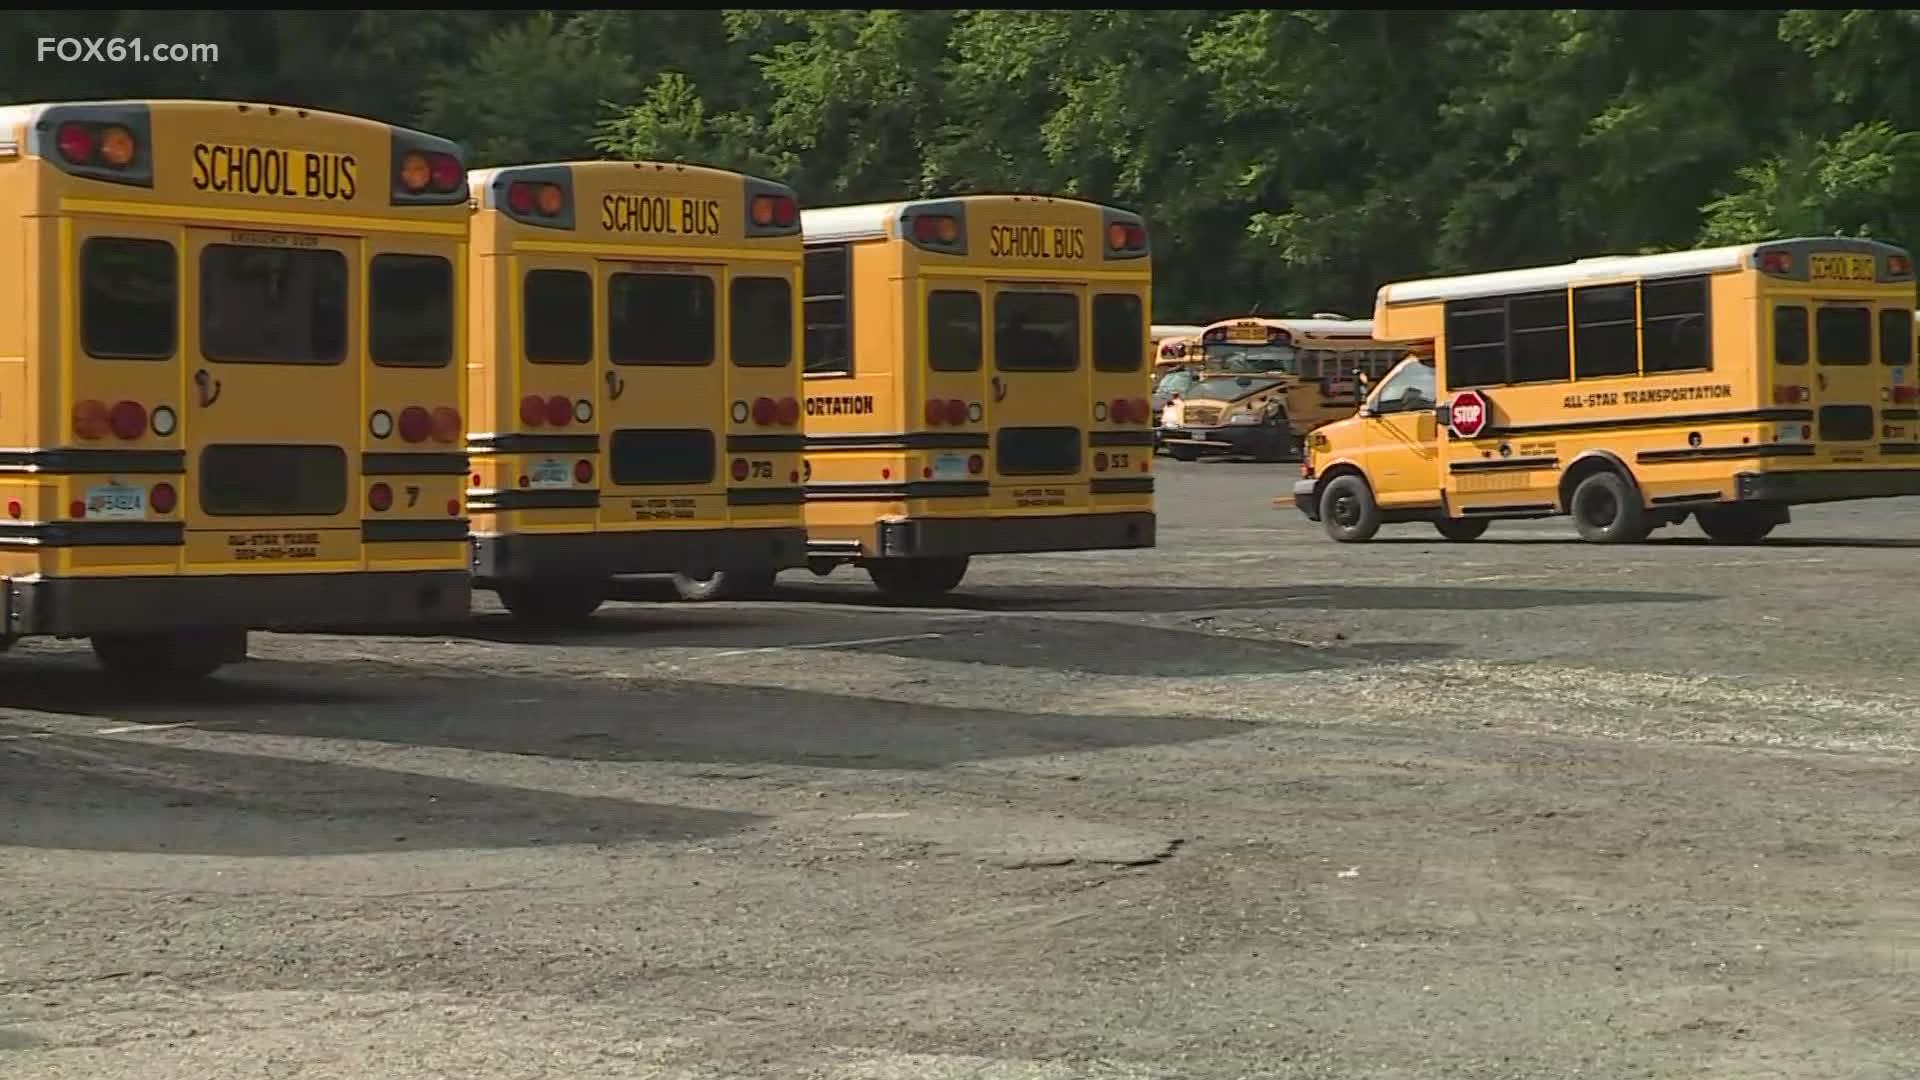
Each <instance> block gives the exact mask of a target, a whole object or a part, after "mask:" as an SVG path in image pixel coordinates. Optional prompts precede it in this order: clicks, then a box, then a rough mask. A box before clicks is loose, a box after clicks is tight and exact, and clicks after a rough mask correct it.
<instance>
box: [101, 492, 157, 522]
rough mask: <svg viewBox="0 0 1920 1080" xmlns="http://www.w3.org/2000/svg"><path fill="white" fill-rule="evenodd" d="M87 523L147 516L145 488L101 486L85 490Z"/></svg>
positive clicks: (136, 518) (135, 518)
mask: <svg viewBox="0 0 1920 1080" xmlns="http://www.w3.org/2000/svg"><path fill="white" fill-rule="evenodd" d="M86 504H87V520H88V521H126V520H130V519H132V520H138V519H142V518H145V517H146V516H147V492H146V489H145V488H137V487H128V486H126V485H124V484H101V485H100V486H98V487H90V488H88V489H87V498H86Z"/></svg>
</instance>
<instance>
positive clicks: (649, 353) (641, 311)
mask: <svg viewBox="0 0 1920 1080" xmlns="http://www.w3.org/2000/svg"><path fill="white" fill-rule="evenodd" d="M713 324H714V312H713V279H712V278H707V277H694V276H691V275H687V274H615V275H613V276H612V277H610V278H608V279H607V359H609V360H611V361H613V362H614V363H616V364H639V365H648V366H680V367H698V366H700V365H702V364H711V363H713V333H714V326H713Z"/></svg>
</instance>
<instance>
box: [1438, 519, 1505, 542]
mask: <svg viewBox="0 0 1920 1080" xmlns="http://www.w3.org/2000/svg"><path fill="white" fill-rule="evenodd" d="M1491 524H1493V522H1492V521H1491V520H1490V519H1488V518H1440V519H1438V520H1436V521H1435V522H1434V523H1433V527H1434V528H1436V529H1438V530H1440V535H1441V536H1444V537H1446V538H1447V539H1449V540H1451V541H1453V542H1454V543H1456V544H1464V543H1467V542H1469V541H1472V540H1478V539H1480V538H1481V537H1482V536H1485V535H1486V534H1487V526H1489V525H1491Z"/></svg>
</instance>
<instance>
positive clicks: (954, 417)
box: [947, 398, 967, 427]
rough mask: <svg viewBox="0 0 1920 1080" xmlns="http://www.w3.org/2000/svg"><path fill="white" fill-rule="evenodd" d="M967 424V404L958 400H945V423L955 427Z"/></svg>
mask: <svg viewBox="0 0 1920 1080" xmlns="http://www.w3.org/2000/svg"><path fill="white" fill-rule="evenodd" d="M966 422H967V403H966V402H964V401H961V400H960V399H959V398H949V399H947V423H949V424H952V425H953V426H955V427H959V426H960V425H961V424H964V423H966Z"/></svg>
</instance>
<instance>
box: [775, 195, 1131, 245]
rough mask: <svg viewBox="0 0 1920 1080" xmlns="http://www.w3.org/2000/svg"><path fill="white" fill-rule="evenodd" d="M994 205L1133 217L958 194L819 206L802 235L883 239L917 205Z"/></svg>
mask: <svg viewBox="0 0 1920 1080" xmlns="http://www.w3.org/2000/svg"><path fill="white" fill-rule="evenodd" d="M994 202H1042V203H1063V204H1067V205H1071V206H1087V207H1093V208H1095V209H1100V210H1112V211H1115V212H1116V213H1121V214H1131V213H1132V211H1129V210H1123V209H1121V208H1120V207H1117V206H1107V205H1106V204H1104V203H1096V202H1088V201H1087V200H1085V199H1070V198H1065V197H1063V196H1057V195H955V196H952V197H951V198H931V199H903V200H900V201H898V202H884V203H861V204H859V205H857V206H820V207H812V208H807V207H803V208H801V210H800V232H801V233H802V235H804V236H805V237H806V238H807V241H808V242H809V243H815V242H818V243H841V244H844V243H851V242H853V241H856V240H883V239H885V238H887V237H888V236H890V235H892V230H891V229H890V228H889V227H890V226H892V225H893V224H895V223H896V222H898V221H899V220H900V215H901V214H902V213H905V212H906V211H908V210H911V209H913V208H914V207H917V206H941V205H946V206H951V205H952V204H954V203H960V204H962V205H967V206H974V205H979V204H981V203H994Z"/></svg>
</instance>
